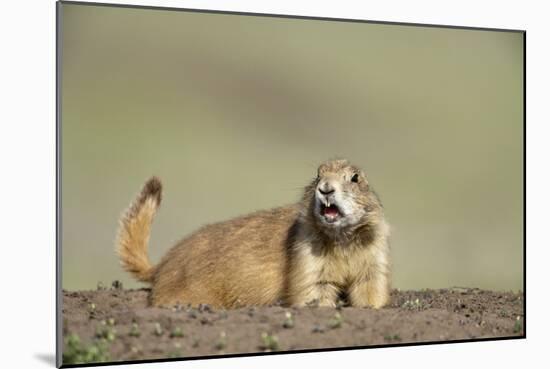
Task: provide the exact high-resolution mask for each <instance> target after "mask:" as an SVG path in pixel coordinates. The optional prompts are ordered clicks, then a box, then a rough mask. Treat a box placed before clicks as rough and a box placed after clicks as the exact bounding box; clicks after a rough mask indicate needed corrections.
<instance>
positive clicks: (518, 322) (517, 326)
mask: <svg viewBox="0 0 550 369" xmlns="http://www.w3.org/2000/svg"><path fill="white" fill-rule="evenodd" d="M520 332H521V318H520V317H519V316H518V317H516V321H515V323H514V333H520Z"/></svg>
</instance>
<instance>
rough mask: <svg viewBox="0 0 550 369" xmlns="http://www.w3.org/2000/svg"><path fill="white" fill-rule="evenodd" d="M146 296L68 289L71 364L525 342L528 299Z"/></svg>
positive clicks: (461, 293) (398, 294)
mask: <svg viewBox="0 0 550 369" xmlns="http://www.w3.org/2000/svg"><path fill="white" fill-rule="evenodd" d="M148 294H149V290H147V289H139V290H124V289H122V286H121V285H120V284H117V283H114V284H113V287H111V288H108V289H107V288H104V287H102V288H99V289H98V290H95V291H63V333H64V337H65V339H66V341H65V345H64V353H65V354H64V364H70V363H76V362H86V361H91V362H96V361H119V360H123V361H128V360H151V359H162V358H171V357H203V356H215V355H230V354H243V353H257V352H263V351H289V350H290V351H294V350H309V349H320V348H321V349H322V348H325V349H326V348H338V347H353V346H370V345H377V346H378V345H386V344H388V345H391V344H401V343H415V342H435V341H449V340H464V339H479V338H496V337H514V336H515V337H523V336H524V324H523V318H524V310H523V309H524V296H523V293H513V292H494V291H484V290H479V289H467V288H449V289H440V290H422V291H397V290H395V291H393V292H392V301H391V304H390V305H389V306H387V307H385V308H383V309H380V310H373V309H368V308H354V307H348V306H339V307H337V308H323V307H315V306H311V307H306V308H294V307H285V306H280V305H274V306H267V307H248V308H241V309H235V310H220V309H213V308H212V307H210V306H208V305H201V306H199V307H195V308H193V307H190V306H174V307H173V308H156V307H150V306H149V305H148ZM69 336H71V337H73V341H74V337H76V336H78V339H79V343H78V345H80V346H78V345H77V346H78V347H77V348H76V349H75V345H74V342H72V343H71V344H70V345H69V344H68V343H67V339H68V337H69ZM75 350H76V351H77V352H80V353H83V354H82V355H80V356H78V355H76V354H75ZM78 350H80V351H78Z"/></svg>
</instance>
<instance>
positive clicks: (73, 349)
mask: <svg viewBox="0 0 550 369" xmlns="http://www.w3.org/2000/svg"><path fill="white" fill-rule="evenodd" d="M109 359H110V358H109V350H108V348H107V345H106V343H105V341H103V340H102V341H99V342H96V343H94V344H91V345H88V346H86V345H84V344H83V343H82V342H80V338H79V337H78V335H76V334H74V333H73V334H70V335H69V336H68V337H67V338H66V339H65V349H64V351H63V364H84V363H97V362H104V361H109Z"/></svg>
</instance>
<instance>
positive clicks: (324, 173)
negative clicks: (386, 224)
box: [304, 159, 381, 233]
mask: <svg viewBox="0 0 550 369" xmlns="http://www.w3.org/2000/svg"><path fill="white" fill-rule="evenodd" d="M304 200H306V202H308V208H309V211H308V213H309V215H310V216H311V217H312V218H313V220H314V222H315V223H316V225H317V226H318V227H320V228H322V229H324V230H325V233H331V232H335V233H340V232H341V231H347V230H353V229H355V228H357V227H360V226H362V225H365V224H368V223H369V222H370V221H372V220H373V219H372V218H373V217H375V216H376V215H378V211H379V210H380V208H381V205H380V202H379V200H378V198H377V196H376V194H375V193H374V192H373V191H372V190H371V189H370V186H369V182H368V181H367V178H366V176H365V173H364V172H363V171H362V170H361V169H359V168H358V167H356V166H354V165H352V164H350V163H349V162H348V161H347V160H344V159H338V160H330V161H327V162H325V163H323V164H321V165H320V166H319V168H318V170H317V178H315V180H313V182H312V183H311V184H310V185H309V186H308V187H307V188H306V193H305V196H304Z"/></svg>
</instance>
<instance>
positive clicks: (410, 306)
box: [401, 298, 423, 310]
mask: <svg viewBox="0 0 550 369" xmlns="http://www.w3.org/2000/svg"><path fill="white" fill-rule="evenodd" d="M401 307H402V308H403V309H407V310H422V309H423V305H422V302H421V301H420V299H418V298H417V299H416V300H407V301H405V302H404V303H403V305H401Z"/></svg>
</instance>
